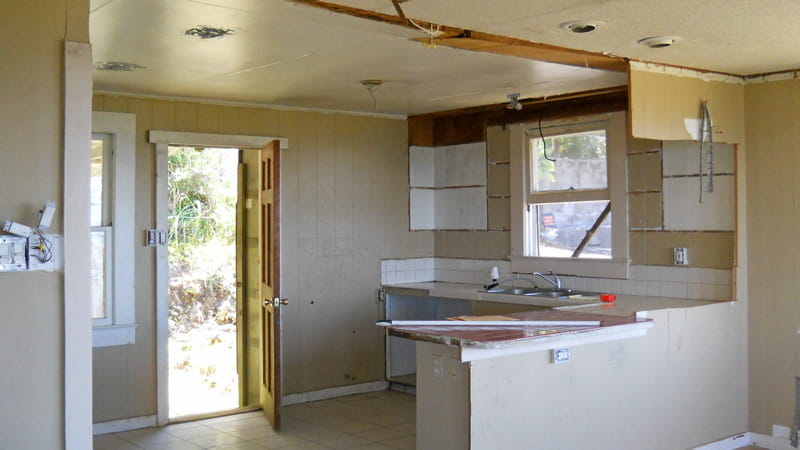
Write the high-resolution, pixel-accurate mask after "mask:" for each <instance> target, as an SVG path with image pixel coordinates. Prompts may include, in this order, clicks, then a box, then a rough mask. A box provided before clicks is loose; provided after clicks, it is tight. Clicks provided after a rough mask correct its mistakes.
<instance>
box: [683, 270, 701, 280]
mask: <svg viewBox="0 0 800 450" xmlns="http://www.w3.org/2000/svg"><path fill="white" fill-rule="evenodd" d="M687 270H688V272H687V273H686V281H687V282H689V283H702V282H703V269H687Z"/></svg>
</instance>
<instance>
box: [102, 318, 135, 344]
mask: <svg viewBox="0 0 800 450" xmlns="http://www.w3.org/2000/svg"><path fill="white" fill-rule="evenodd" d="M134 342H136V324H135V323H132V324H126V325H111V326H106V327H94V328H93V329H92V347H114V346H117V345H128V344H133V343H134Z"/></svg>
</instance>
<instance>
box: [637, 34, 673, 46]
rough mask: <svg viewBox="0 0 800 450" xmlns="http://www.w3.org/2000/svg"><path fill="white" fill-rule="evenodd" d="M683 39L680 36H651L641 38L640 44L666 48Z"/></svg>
mask: <svg viewBox="0 0 800 450" xmlns="http://www.w3.org/2000/svg"><path fill="white" fill-rule="evenodd" d="M680 40H681V38H680V37H678V36H651V37H648V38H644V39H639V40H638V41H637V42H638V43H639V44H642V45H645V46H647V47H650V48H665V47H669V46H671V45H672V44H675V43H676V42H679V41H680Z"/></svg>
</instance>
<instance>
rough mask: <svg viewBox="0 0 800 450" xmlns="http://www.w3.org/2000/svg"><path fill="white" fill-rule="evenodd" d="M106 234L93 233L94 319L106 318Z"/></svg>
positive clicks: (100, 232)
mask: <svg viewBox="0 0 800 450" xmlns="http://www.w3.org/2000/svg"><path fill="white" fill-rule="evenodd" d="M106 233H107V231H105V230H101V231H92V238H91V256H92V258H91V275H92V282H91V286H90V291H91V294H92V319H102V318H104V317H106Z"/></svg>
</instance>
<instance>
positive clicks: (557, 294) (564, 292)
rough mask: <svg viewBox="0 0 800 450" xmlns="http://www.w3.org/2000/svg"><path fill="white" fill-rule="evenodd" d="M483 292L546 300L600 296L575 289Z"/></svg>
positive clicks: (496, 290) (489, 290) (510, 289)
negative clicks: (543, 298)
mask: <svg viewBox="0 0 800 450" xmlns="http://www.w3.org/2000/svg"><path fill="white" fill-rule="evenodd" d="M481 292H487V293H489V294H508V295H524V296H528V297H545V298H570V297H573V296H585V297H596V296H598V295H600V294H598V293H597V292H588V291H576V290H574V289H566V288H533V287H530V288H499V287H498V288H493V289H485V290H483V291H481Z"/></svg>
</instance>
